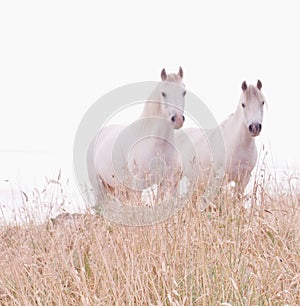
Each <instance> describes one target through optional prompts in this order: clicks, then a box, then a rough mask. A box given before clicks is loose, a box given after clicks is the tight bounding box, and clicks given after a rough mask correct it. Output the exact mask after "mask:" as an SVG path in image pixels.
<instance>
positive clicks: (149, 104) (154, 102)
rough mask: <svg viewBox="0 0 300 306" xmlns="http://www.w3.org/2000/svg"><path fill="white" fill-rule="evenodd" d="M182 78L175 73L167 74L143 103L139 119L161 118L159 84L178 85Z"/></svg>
mask: <svg viewBox="0 0 300 306" xmlns="http://www.w3.org/2000/svg"><path fill="white" fill-rule="evenodd" d="M181 81H182V78H181V77H180V76H179V75H178V74H177V73H169V74H167V77H166V79H165V80H164V81H161V82H159V83H158V85H157V86H156V88H155V89H154V90H153V92H152V93H151V94H150V96H149V98H148V100H147V101H145V104H144V108H143V112H142V114H141V118H143V117H152V116H161V108H160V103H161V96H160V92H159V88H160V84H161V83H163V82H168V83H175V84H180V83H181Z"/></svg>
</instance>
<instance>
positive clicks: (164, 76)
mask: <svg viewBox="0 0 300 306" xmlns="http://www.w3.org/2000/svg"><path fill="white" fill-rule="evenodd" d="M160 76H161V79H162V81H165V79H166V78H167V73H166V69H165V68H164V69H163V70H162V71H161V73H160Z"/></svg>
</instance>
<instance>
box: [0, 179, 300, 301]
mask: <svg viewBox="0 0 300 306" xmlns="http://www.w3.org/2000/svg"><path fill="white" fill-rule="evenodd" d="M257 187H260V188H257ZM268 187H269V186H268V184H266V183H265V184H264V186H259V185H258V184H256V185H255V187H254V189H253V194H252V205H251V207H250V208H248V209H245V208H244V203H243V201H244V200H240V201H238V200H237V199H236V197H235V195H233V194H231V193H230V192H229V191H224V192H222V193H221V194H220V195H219V196H218V197H217V198H216V199H215V201H214V208H213V209H212V208H208V209H206V210H205V211H200V209H199V208H198V207H197V205H196V204H195V201H194V202H193V201H191V202H190V203H188V204H187V205H186V206H185V207H184V208H183V209H182V210H181V211H180V212H179V213H177V214H176V215H174V216H173V217H172V218H170V219H169V220H167V221H165V222H163V223H159V224H156V225H153V226H147V227H130V226H121V225H117V224H114V223H111V222H109V221H107V220H105V219H103V218H102V217H100V216H95V215H92V214H89V213H87V214H85V215H75V214H74V215H68V214H65V215H62V216H61V217H59V218H57V219H55V220H52V221H51V220H49V222H46V223H44V224H40V225H34V224H24V225H19V226H7V225H6V226H1V228H0V234H1V244H0V304H1V305H300V194H299V195H298V193H297V191H296V190H294V189H292V188H285V189H284V188H281V187H280V186H277V187H278V188H276V190H275V192H274V189H273V191H272V192H271V191H269V190H268ZM258 204H259V205H258Z"/></svg>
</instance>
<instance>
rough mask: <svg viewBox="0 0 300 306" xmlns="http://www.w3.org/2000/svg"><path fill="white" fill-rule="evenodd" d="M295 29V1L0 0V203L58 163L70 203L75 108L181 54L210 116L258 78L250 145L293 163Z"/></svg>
mask: <svg viewBox="0 0 300 306" xmlns="http://www.w3.org/2000/svg"><path fill="white" fill-rule="evenodd" d="M299 29H300V19H299V14H298V6H297V2H296V1H285V2H277V1H276V2H267V1H251V2H245V1H210V2H208V1H149V2H145V1H109V2H105V3H104V2H100V1H48V2H46V1H2V2H1V4H0V41H1V48H0V101H1V112H0V135H1V143H0V200H1V203H2V204H3V203H5V205H3V206H5V207H4V208H3V207H2V208H1V209H2V210H3V209H4V210H5V209H7V206H8V205H10V204H9V203H10V202H11V199H12V198H14V197H15V198H14V200H13V202H14V203H18V201H17V198H18V196H15V194H14V193H13V192H11V189H13V190H14V188H19V187H21V188H22V190H25V191H26V192H28V193H30V192H31V190H32V188H33V187H36V189H37V190H42V188H43V184H45V177H47V178H55V177H57V176H58V172H59V169H61V180H62V182H63V184H64V188H65V192H66V193H68V194H69V195H70V197H71V198H72V203H71V204H68V205H69V206H68V205H67V206H66V209H67V210H68V209H73V208H74V207H75V206H76V205H78V206H80V205H81V203H82V201H81V199H80V197H79V195H78V193H77V191H76V187H75V180H74V177H73V165H72V154H73V152H72V150H73V141H74V137H75V134H76V130H77V127H78V124H79V122H80V120H81V118H82V117H83V115H84V113H85V112H86V111H87V110H88V108H89V107H90V106H91V105H92V104H93V103H94V102H95V101H96V100H97V99H99V98H100V97H101V96H103V95H104V94H105V93H107V92H109V91H111V90H113V89H115V88H117V87H118V86H122V85H125V84H128V83H130V82H136V81H159V79H160V71H161V69H162V68H163V67H165V68H166V70H167V72H177V71H178V67H179V65H180V66H182V67H183V70H184V82H185V84H186V87H187V89H188V90H190V91H192V92H193V93H195V94H197V95H198V97H199V98H200V99H201V100H202V101H203V102H205V103H206V104H207V105H208V107H209V109H210V110H211V112H212V113H213V114H214V115H215V118H216V120H217V121H218V122H221V121H222V120H223V119H225V118H226V117H227V116H228V115H229V114H230V113H232V112H234V111H235V109H236V106H237V103H238V99H239V96H240V94H241V84H242V81H244V80H246V81H247V83H248V84H250V83H255V84H256V82H257V79H258V78H259V79H260V80H261V81H262V84H263V88H262V90H263V93H264V95H265V97H266V100H267V104H268V109H266V111H265V118H264V122H263V130H262V134H261V135H260V136H259V138H257V139H256V140H257V144H258V147H259V148H261V147H262V144H264V146H265V148H267V150H268V152H269V153H268V158H270V159H271V160H272V163H273V164H274V165H275V166H276V167H278V168H280V169H282V168H284V169H285V168H288V169H292V170H295V171H297V170H298V169H299V168H300V158H299V153H300V147H299V140H298V139H299V119H298V117H299V105H298V104H299V103H300V91H299V71H300V60H299V54H300V45H299V41H298V37H299ZM138 115H139V113H138V112H137V113H136V114H134V113H133V112H127V113H125V114H124V115H121V116H119V117H118V120H121V119H122V121H123V122H124V123H126V122H130V121H132V120H134V119H135V118H136V117H137V116H138ZM120 118H121V119H120ZM186 126H187V125H186ZM39 188H40V189H39Z"/></svg>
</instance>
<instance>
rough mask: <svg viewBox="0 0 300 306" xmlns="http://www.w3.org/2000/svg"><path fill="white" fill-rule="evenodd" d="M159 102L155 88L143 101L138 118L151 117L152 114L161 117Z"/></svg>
mask: <svg viewBox="0 0 300 306" xmlns="http://www.w3.org/2000/svg"><path fill="white" fill-rule="evenodd" d="M160 102H161V97H160V95H159V93H158V90H157V88H156V89H155V90H154V91H153V92H152V93H151V95H150V96H149V98H148V100H147V101H146V102H145V104H144V109H143V112H142V114H141V116H140V118H146V117H153V116H154V117H161V109H160Z"/></svg>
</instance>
